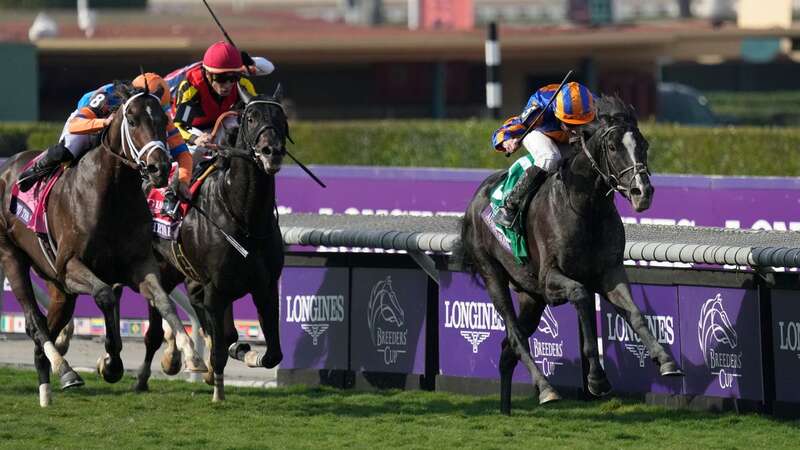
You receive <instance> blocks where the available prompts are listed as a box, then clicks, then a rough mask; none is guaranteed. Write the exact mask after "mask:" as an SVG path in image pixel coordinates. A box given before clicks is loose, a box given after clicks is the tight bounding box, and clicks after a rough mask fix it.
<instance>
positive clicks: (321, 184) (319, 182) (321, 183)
mask: <svg viewBox="0 0 800 450" xmlns="http://www.w3.org/2000/svg"><path fill="white" fill-rule="evenodd" d="M286 154H287V155H289V158H292V159H293V160H294V162H296V163H297V165H298V166H300V168H301V169H303V170H305V171H306V173H307V174H308V175H309V176H310V177H311V178H313V179H314V181H316V182H317V183H318V184H319V185H320V186H322V187H324V188H326V187H328V186H325V183H323V182H322V180H320V179H319V178H317V176H316V175H314V172H312V171H311V169H309V168H308V167H306V166H305V164H303V163H301V162H300V161H298V160H297V158H295V157H294V155H292V154H291V153H289V150H286Z"/></svg>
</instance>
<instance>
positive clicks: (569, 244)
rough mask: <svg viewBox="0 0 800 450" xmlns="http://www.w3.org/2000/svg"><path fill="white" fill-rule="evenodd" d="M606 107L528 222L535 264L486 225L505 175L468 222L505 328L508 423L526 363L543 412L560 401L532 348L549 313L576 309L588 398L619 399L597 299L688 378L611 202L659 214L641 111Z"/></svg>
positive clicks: (468, 240) (481, 193) (465, 239)
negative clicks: (522, 259)
mask: <svg viewBox="0 0 800 450" xmlns="http://www.w3.org/2000/svg"><path fill="white" fill-rule="evenodd" d="M597 105H598V106H597V108H598V111H597V115H598V120H597V121H595V122H594V123H591V124H588V125H584V126H583V127H582V129H581V130H580V138H579V139H578V140H577V141H576V142H574V143H573V150H574V153H575V154H574V155H572V156H571V157H569V159H568V160H567V161H566V163H565V164H564V165H562V167H561V170H560V171H559V172H558V173H557V174H556V175H554V176H551V177H549V178H548V179H547V180H546V181H545V183H544V184H543V185H542V187H541V188H540V189H539V191H538V193H537V194H536V195H535V196H534V197H533V199H532V200H530V207H529V208H528V209H527V212H526V213H525V215H524V234H525V236H526V239H527V249H528V254H529V255H530V261H529V262H528V263H527V264H525V265H519V264H517V263H516V262H515V260H514V258H513V256H512V255H511V253H510V251H507V250H506V249H504V248H503V246H502V245H501V244H500V243H499V242H498V240H497V239H496V238H495V237H494V236H493V234H492V232H491V231H490V230H489V228H488V227H487V226H486V224H485V222H484V219H483V217H482V212H483V211H484V210H485V208H486V206H487V205H488V203H489V198H490V195H491V192H492V190H493V189H494V187H495V186H497V183H498V182H500V180H501V179H502V178H503V177H504V176H505V173H504V172H497V173H495V174H493V175H490V176H489V178H487V179H486V180H484V182H483V183H482V184H481V185H480V187H479V188H478V191H477V193H476V194H475V197H473V199H472V201H471V202H470V204H469V206H468V207H467V212H466V214H465V216H464V221H463V224H462V230H461V242H462V250H463V252H464V256H465V257H466V261H471V263H472V269H473V270H474V272H477V273H478V274H480V275H481V277H482V278H483V280H484V282H485V284H486V289H487V291H488V292H489V296H490V297H491V299H492V302H493V303H494V305H495V308H496V309H497V311H498V313H499V314H500V315H501V316H502V318H503V320H504V321H505V326H506V339H504V340H503V344H502V352H501V355H500V364H499V365H500V410H501V412H503V413H506V414H508V413H510V411H511V377H512V374H513V372H514V367H515V366H516V365H517V362H518V361H519V360H520V359H521V360H522V362H523V363H524V364H525V366H526V368H527V369H528V371H529V372H530V373H531V377H532V379H533V383H534V384H535V385H536V387H537V388H538V390H539V402H540V403H547V402H549V401H553V400H557V399H559V395H558V393H557V392H556V391H555V389H553V387H552V386H551V385H550V383H549V382H548V381H547V379H546V378H545V377H544V375H542V373H541V371H539V368H538V367H537V366H536V364H535V363H534V361H533V358H532V357H531V355H530V348H529V345H528V338H529V337H530V336H531V334H533V332H534V331H536V328H537V326H538V324H539V320H540V318H541V315H542V311H543V310H544V308H545V306H547V305H548V304H549V305H560V304H563V303H565V302H570V303H572V304H573V305H574V306H575V309H577V311H578V317H579V320H580V327H581V336H582V338H583V341H582V344H581V348H582V351H583V355H584V357H585V358H586V359H587V360H588V362H589V373H588V376H587V378H588V383H587V386H588V389H589V392H590V393H592V394H594V395H598V396H600V395H605V394H607V393H609V392H610V390H611V384H610V383H609V382H608V378H607V377H606V374H605V372H604V371H603V368H602V366H601V365H600V359H599V353H598V349H597V330H596V324H595V311H594V309H595V307H594V295H593V293H595V292H596V293H599V294H600V295H601V296H603V297H604V298H605V299H606V300H608V301H609V302H611V303H612V304H613V305H614V307H615V308H616V309H617V311H619V313H620V315H622V316H624V317H625V319H626V320H627V321H628V323H629V324H630V325H631V327H632V328H633V330H634V331H636V333H637V334H638V335H639V336H640V337H641V339H642V342H643V343H644V344H645V345H646V346H647V349H648V351H649V352H650V357H651V359H652V360H653V361H654V362H655V363H656V364H658V366H659V369H660V373H661V375H665V376H676V375H677V376H680V375H682V372H681V371H680V369H679V368H678V365H677V364H676V363H675V360H674V359H673V358H672V357H671V356H670V355H669V354H668V353H667V352H666V351H665V350H664V348H663V347H662V346H661V344H659V343H658V341H657V340H656V339H655V338H654V337H653V334H652V333H651V332H650V330H649V329H648V328H647V322H646V320H645V319H644V317H643V316H642V313H641V312H640V311H639V309H638V308H637V307H636V305H635V304H634V303H633V299H632V298H631V293H630V289H629V288H628V277H627V275H626V273H625V269H624V267H623V265H622V262H623V252H624V250H625V230H624V228H623V226H622V220H621V219H620V216H619V213H618V212H617V208H616V207H615V206H614V197H613V196H612V195H610V194H611V192H612V191H617V192H619V193H620V194H622V195H623V196H624V197H625V198H626V199H627V200H628V201H629V202H631V204H632V205H633V207H634V209H636V211H637V212H641V211H644V210H646V209H647V208H649V207H650V202H651V201H652V196H653V187H652V186H651V184H650V179H649V176H648V171H647V146H648V144H647V140H645V138H644V136H642V134H641V132H640V131H639V125H638V122H637V120H636V117H635V115H634V113H633V110H632V109H631V108H629V107H627V106H626V105H625V104H624V103H622V101H621V100H619V99H618V98H616V97H606V96H603V97H602V98H601V99H600V100H599V101H598V102H597ZM509 286H511V287H512V288H513V289H514V290H515V291H517V292H518V293H519V314H517V313H516V312H515V310H514V306H513V304H512V299H511V294H510V291H509Z"/></svg>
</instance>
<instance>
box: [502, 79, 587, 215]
mask: <svg viewBox="0 0 800 450" xmlns="http://www.w3.org/2000/svg"><path fill="white" fill-rule="evenodd" d="M558 86H559V85H558V84H550V85H547V86H544V87H542V88H540V89H539V90H537V91H536V92H534V93H533V95H531V96H530V98H529V99H528V103H527V104H526V105H525V108H524V109H523V111H522V113H521V114H520V115H519V116H514V117H511V118H509V119H507V120H506V121H505V122H504V123H503V125H502V126H501V127H500V128H499V129H497V130H496V131H495V132H494V133H493V134H492V145H493V146H494V148H495V149H496V150H498V151H501V152H504V153H506V154H511V153H514V152H515V151H517V149H519V147H520V144H522V145H524V146H525V149H527V150H528V152H529V155H525V156H523V157H522V158H520V159H519V160H517V161H516V162H515V163H514V164H513V165H512V166H511V168H509V176H508V177H507V178H506V180H507V181H506V182H507V183H515V184H514V185H513V189H511V190H510V193H509V194H508V195H507V196H506V198H505V200H504V203H503V205H502V206H501V207H500V208H499V209H498V211H497V213H496V214H495V216H494V219H495V222H496V223H498V224H500V225H502V226H505V227H511V226H512V225H513V224H514V219H515V218H516V215H517V213H518V211H519V205H520V204H521V202H522V201H523V200H524V199H525V198H526V197H527V195H528V193H529V192H530V191H531V190H535V189H537V188H538V186H539V185H541V183H542V182H543V181H544V179H545V178H546V177H547V175H548V174H549V173H553V172H555V171H556V170H558V167H559V164H560V161H561V151H560V149H559V145H567V144H568V143H569V138H570V136H571V135H572V134H573V127H576V126H580V125H585V124H587V123H589V122H591V121H593V120H594V117H595V106H594V102H595V95H594V94H593V93H592V92H591V91H589V89H588V88H586V86H583V85H581V84H580V83H576V82H570V83H567V84H565V85H564V87H562V88H561V91H560V92H559V93H558V96H557V97H556V99H555V101H553V102H552V103H550V100H551V99H552V98H553V94H555V92H556V90H558ZM548 103H549V106H548ZM545 107H547V109H545V110H544V113H542V114H541V117H539V114H540V113H541V112H542V109H543V108H545ZM537 117H539V118H538V119H537ZM534 120H536V122H535V123H533V121H534ZM529 127H530V128H531V131H530V132H529V133H528V134H527V135H526V136H525V137H524V138H523V139H522V141H520V138H521V137H522V135H523V134H525V130H527V129H528V128H529ZM514 174H517V175H516V176H514Z"/></svg>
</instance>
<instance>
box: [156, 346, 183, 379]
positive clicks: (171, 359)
mask: <svg viewBox="0 0 800 450" xmlns="http://www.w3.org/2000/svg"><path fill="white" fill-rule="evenodd" d="M161 371H162V372H163V373H164V375H177V374H178V373H179V372H180V371H181V352H180V350H174V351H173V352H172V353H171V354H167V353H166V352H164V356H162V357H161Z"/></svg>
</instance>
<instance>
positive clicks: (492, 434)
mask: <svg viewBox="0 0 800 450" xmlns="http://www.w3.org/2000/svg"><path fill="white" fill-rule="evenodd" d="M85 379H86V382H87V385H86V386H84V387H83V388H82V389H80V390H77V391H74V392H60V391H58V392H54V395H53V405H52V406H51V407H50V408H47V409H42V408H40V407H39V406H38V400H37V386H36V375H35V374H34V373H33V372H32V371H21V370H15V369H7V368H2V369H0V404H2V405H3V407H2V409H0V424H2V427H0V448H13V449H23V448H37V449H38V448H53V447H60V448H76V447H80V448H115V447H116V448H155V447H158V448H179V447H187V448H197V447H201V448H216V449H222V448H256V447H258V448H323V447H324V448H340V447H358V448H367V447H368V448H394V447H408V448H482V449H484V448H508V447H512V446H513V447H515V448H520V447H522V446H524V447H532V448H548V449H549V448H593V449H596V448H631V447H635V448H648V447H658V448H690V447H691V448H790V447H795V448H796V446H797V442H798V441H800V422H797V421H782V420H778V419H775V418H771V417H766V416H758V415H736V414H732V413H726V414H711V413H699V412H690V411H670V410H666V409H663V408H660V407H655V406H648V405H644V404H641V403H636V402H633V401H630V400H621V399H616V398H612V399H610V400H605V401H593V402H579V401H564V402H560V403H557V404H553V405H548V406H538V405H536V404H535V402H534V400H533V399H532V398H524V397H517V398H515V399H514V414H513V415H512V416H511V417H505V416H501V415H500V414H499V413H498V412H497V408H498V400H497V397H496V396H491V397H472V396H463V395H454V394H448V393H441V392H414V391H385V392H373V393H364V392H354V391H341V390H334V389H329V388H309V387H305V386H294V387H289V388H280V389H269V390H264V389H250V388H233V387H229V388H228V389H226V393H227V400H226V402H225V403H224V404H212V403H211V388H210V387H208V386H206V385H199V384H190V383H185V382H178V381H160V380H153V381H152V382H151V392H150V393H149V394H141V395H136V394H133V393H130V392H129V391H128V388H129V386H130V383H131V381H132V380H131V379H123V380H122V382H120V383H118V384H116V385H108V384H105V383H104V382H102V381H101V380H100V379H99V378H97V377H96V376H93V375H88V374H87V375H86V376H85Z"/></svg>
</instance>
